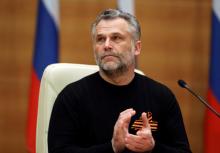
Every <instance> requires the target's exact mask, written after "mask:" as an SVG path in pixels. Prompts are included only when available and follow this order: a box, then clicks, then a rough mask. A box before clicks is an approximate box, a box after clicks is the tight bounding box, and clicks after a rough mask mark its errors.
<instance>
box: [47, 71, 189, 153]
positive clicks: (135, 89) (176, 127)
mask: <svg viewBox="0 0 220 153" xmlns="http://www.w3.org/2000/svg"><path fill="white" fill-rule="evenodd" d="M128 108H133V109H134V110H135V111H136V115H135V116H134V117H132V120H131V124H130V129H129V131H130V132H135V130H134V129H133V128H132V124H133V122H134V121H135V120H136V119H139V117H140V115H141V113H142V112H146V113H147V114H148V118H151V120H150V125H151V128H152V133H153V137H154V139H155V142H156V143H155V148H154V149H153V153H189V152H191V151H190V148H189V143H188V140H187V136H186V132H185V129H184V124H183V119H182V115H181V111H180V108H179V105H178V103H177V101H176V99H175V97H174V95H173V94H172V92H171V91H170V90H169V89H168V88H167V87H165V86H164V85H162V84H160V83H158V82H156V81H153V80H151V79H150V78H147V77H146V76H142V75H139V74H135V77H134V79H133V80H132V82H131V83H129V84H128V85H124V86H115V85H112V84H110V83H108V82H106V81H104V80H103V79H102V78H101V77H100V75H99V73H98V72H97V73H95V74H92V75H90V76H88V77H85V78H83V79H81V80H79V81H77V82H75V83H71V84H69V85H68V86H67V87H65V88H64V90H62V92H61V93H60V94H59V95H58V97H57V99H56V101H55V104H54V107H53V111H52V114H51V119H50V125H49V133H48V149H49V153H113V149H112V145H111V139H112V135H113V128H114V125H115V123H116V121H117V118H118V116H119V114H120V112H122V111H124V110H125V109H128ZM129 152H131V151H129V150H125V151H124V152H123V153H129Z"/></svg>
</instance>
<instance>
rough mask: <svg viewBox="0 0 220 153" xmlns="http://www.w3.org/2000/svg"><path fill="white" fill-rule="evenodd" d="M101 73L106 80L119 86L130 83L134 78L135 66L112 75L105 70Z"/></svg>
mask: <svg viewBox="0 0 220 153" xmlns="http://www.w3.org/2000/svg"><path fill="white" fill-rule="evenodd" d="M99 74H100V76H101V77H102V78H103V79H104V80H105V81H107V82H109V83H111V84H114V85H117V86H122V85H127V84H129V83H130V82H131V81H132V80H133V78H134V75H135V73H134V68H131V69H128V70H127V71H125V72H121V73H120V74H118V73H117V74H114V73H113V74H111V75H108V74H107V73H105V72H104V71H102V70H100V71H99Z"/></svg>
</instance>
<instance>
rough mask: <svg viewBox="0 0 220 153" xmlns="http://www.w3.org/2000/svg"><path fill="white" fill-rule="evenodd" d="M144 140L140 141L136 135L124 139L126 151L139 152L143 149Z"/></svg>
mask: <svg viewBox="0 0 220 153" xmlns="http://www.w3.org/2000/svg"><path fill="white" fill-rule="evenodd" d="M144 141H145V140H144V139H142V138H141V137H140V136H136V135H131V134H130V135H129V136H127V137H126V138H125V145H126V147H127V148H128V149H130V150H132V151H141V150H142V149H143V148H145V143H144Z"/></svg>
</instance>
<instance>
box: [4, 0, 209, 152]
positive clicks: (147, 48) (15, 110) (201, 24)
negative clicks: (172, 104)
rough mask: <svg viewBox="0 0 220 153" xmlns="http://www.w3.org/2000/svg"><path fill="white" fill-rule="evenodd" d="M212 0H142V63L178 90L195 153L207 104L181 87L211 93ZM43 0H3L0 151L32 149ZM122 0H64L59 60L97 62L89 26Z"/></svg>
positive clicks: (148, 71)
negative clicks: (29, 136)
mask: <svg viewBox="0 0 220 153" xmlns="http://www.w3.org/2000/svg"><path fill="white" fill-rule="evenodd" d="M211 3H212V2H211V0H136V1H135V15H136V16H137V18H138V19H139V21H140V24H141V27H142V38H141V40H142V52H141V55H140V56H139V57H138V68H139V69H141V70H142V71H143V72H144V73H145V74H146V75H148V76H149V77H151V78H153V79H155V80H157V81H159V82H162V83H164V84H166V85H167V86H168V87H169V88H171V89H172V91H173V92H174V93H175V95H176V97H177V99H178V101H179V104H180V107H181V110H182V114H183V118H184V122H185V126H186V130H187V134H188V137H189V141H190V145H191V148H192V151H193V152H194V153H203V129H204V110H205V108H204V106H203V105H202V104H201V103H200V102H198V101H197V100H196V99H195V98H194V97H192V96H191V95H190V94H189V93H188V92H187V91H185V90H183V89H181V88H180V87H178V85H177V80H178V79H184V80H185V81H187V82H188V83H189V84H190V85H191V86H192V87H193V89H194V90H195V91H197V92H198V93H200V95H201V96H203V97H206V95H207V88H208V72H209V54H210V34H211ZM37 5H38V1H37V0H13V1H10V0H1V1H0V53H1V54H0V152H1V153H26V152H27V149H26V140H25V137H26V123H27V109H28V96H29V88H30V77H31V68H32V58H33V51H34V42H35V30H36V15H37ZM106 8H117V1H116V0H108V1H107V0H106V1H103V0H102V1H101V0H60V29H59V31H60V37H59V38H60V48H59V61H60V62H64V63H84V64H95V62H94V58H93V51H92V45H91V37H90V25H91V23H92V21H93V20H94V19H95V17H96V15H97V14H98V13H99V12H100V11H102V10H104V9H106Z"/></svg>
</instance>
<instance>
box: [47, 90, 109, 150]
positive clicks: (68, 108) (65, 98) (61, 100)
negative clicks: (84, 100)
mask: <svg viewBox="0 0 220 153" xmlns="http://www.w3.org/2000/svg"><path fill="white" fill-rule="evenodd" d="M64 91H65V92H64ZM64 91H62V92H61V93H60V94H59V95H58V97H57V99H56V101H55V104H54V106H53V110H52V114H51V118H50V124H49V131H48V152H49V153H113V148H112V144H111V141H109V142H106V143H102V144H96V145H91V144H90V143H91V139H92V138H91V136H88V135H87V131H86V127H85V126H81V121H80V118H79V117H80V115H79V114H78V112H79V110H78V109H79V107H78V105H77V96H76V95H77V94H78V93H77V94H75V95H74V93H73V92H71V91H70V90H67V89H65V90H64ZM88 128H89V127H88ZM88 128H87V129H88Z"/></svg>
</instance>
